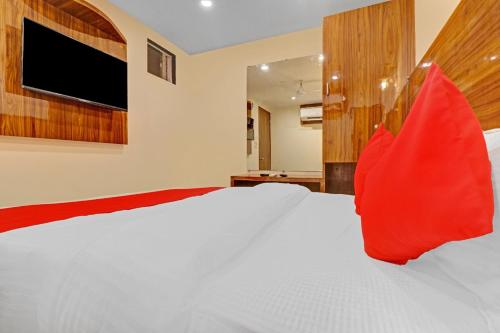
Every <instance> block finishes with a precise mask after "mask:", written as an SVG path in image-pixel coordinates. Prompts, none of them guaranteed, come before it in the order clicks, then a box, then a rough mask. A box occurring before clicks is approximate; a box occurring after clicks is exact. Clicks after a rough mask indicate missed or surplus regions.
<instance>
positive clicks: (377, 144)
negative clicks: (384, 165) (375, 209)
mask: <svg viewBox="0 0 500 333" xmlns="http://www.w3.org/2000/svg"><path fill="white" fill-rule="evenodd" d="M393 141H394V136H393V135H392V134H391V132H389V131H388V130H386V129H385V127H384V124H380V126H379V128H378V129H377V131H376V132H375V133H374V134H373V136H372V137H371V139H370V141H368V144H367V145H366V147H365V149H364V150H363V153H362V154H361V156H360V157H359V160H358V163H357V165H356V173H355V174H354V193H355V194H356V196H355V198H354V202H355V203H356V213H357V214H358V215H361V198H362V197H363V191H364V189H365V178H366V175H367V174H368V173H369V172H370V170H371V169H372V168H373V167H374V166H375V165H376V164H377V162H378V161H379V160H380V158H381V157H382V155H383V154H384V153H385V152H386V151H387V149H388V148H389V147H390V146H391V144H392V142H393Z"/></svg>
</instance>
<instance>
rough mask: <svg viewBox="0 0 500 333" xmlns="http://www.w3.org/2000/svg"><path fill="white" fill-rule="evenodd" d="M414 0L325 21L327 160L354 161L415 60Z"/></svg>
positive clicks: (390, 104)
mask: <svg viewBox="0 0 500 333" xmlns="http://www.w3.org/2000/svg"><path fill="white" fill-rule="evenodd" d="M414 25H415V24H414V0H393V1H390V2H385V3H382V4H378V5H374V6H370V7H364V8H361V9H357V10H354V11H349V12H345V13H341V14H337V15H333V16H330V17H326V18H325V19H324V23H323V31H324V34H323V48H324V51H323V53H324V55H325V62H324V66H323V80H324V91H323V105H324V116H323V147H324V148H323V159H324V162H325V163H339V162H340V163H353V162H356V161H357V160H358V157H359V155H360V153H361V151H362V150H363V148H364V147H365V145H366V143H367V142H368V140H369V138H370V137H371V135H372V134H373V132H374V131H375V125H377V124H378V123H380V122H381V121H382V120H383V119H384V117H385V114H386V113H388V112H389V111H390V110H391V109H392V106H393V104H394V101H395V100H396V97H397V96H398V95H399V93H400V91H401V89H402V87H403V85H404V83H405V82H406V78H407V77H408V75H409V74H410V73H411V71H412V70H413V68H414V64H415V30H414Z"/></svg>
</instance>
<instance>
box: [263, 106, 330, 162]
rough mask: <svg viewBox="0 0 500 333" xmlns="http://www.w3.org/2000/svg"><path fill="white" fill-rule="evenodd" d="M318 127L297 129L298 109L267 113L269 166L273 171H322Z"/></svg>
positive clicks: (321, 139) (300, 127)
mask: <svg viewBox="0 0 500 333" xmlns="http://www.w3.org/2000/svg"><path fill="white" fill-rule="evenodd" d="M322 148H323V130H322V126H321V124H317V125H301V123H300V114H299V108H298V107H297V108H286V109H273V110H271V165H272V169H273V170H278V171H281V170H285V171H322V170H323V154H322Z"/></svg>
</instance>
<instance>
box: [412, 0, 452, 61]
mask: <svg viewBox="0 0 500 333" xmlns="http://www.w3.org/2000/svg"><path fill="white" fill-rule="evenodd" d="M459 3H460V0H415V32H416V59H417V64H418V63H419V62H420V60H422V57H423V56H424V55H425V53H426V52H427V50H428V49H429V47H430V46H431V44H432V42H433V41H434V39H436V37H437V35H438V34H439V32H440V31H441V29H442V28H443V26H444V25H445V24H446V22H447V21H448V18H449V17H450V16H451V14H452V13H453V11H454V10H455V8H456V7H457V5H458V4H459Z"/></svg>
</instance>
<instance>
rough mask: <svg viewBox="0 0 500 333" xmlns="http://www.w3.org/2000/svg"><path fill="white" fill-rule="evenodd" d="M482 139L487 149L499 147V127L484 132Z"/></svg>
mask: <svg viewBox="0 0 500 333" xmlns="http://www.w3.org/2000/svg"><path fill="white" fill-rule="evenodd" d="M484 139H485V140H486V146H488V151H492V150H495V149H497V148H500V128H495V129H492V130H489V131H485V132H484Z"/></svg>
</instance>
